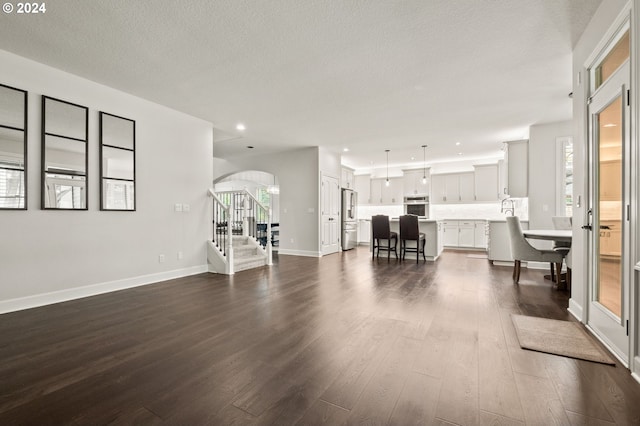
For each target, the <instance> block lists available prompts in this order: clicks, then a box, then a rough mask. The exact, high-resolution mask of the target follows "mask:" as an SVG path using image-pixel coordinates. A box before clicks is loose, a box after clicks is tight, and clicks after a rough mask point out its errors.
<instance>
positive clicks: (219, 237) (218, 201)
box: [209, 189, 233, 273]
mask: <svg viewBox="0 0 640 426" xmlns="http://www.w3.org/2000/svg"><path fill="white" fill-rule="evenodd" d="M209 196H210V197H211V198H212V199H213V238H212V242H213V244H214V245H215V246H216V247H217V248H218V250H220V252H221V253H222V255H223V256H224V257H225V258H226V259H227V265H228V268H230V269H229V270H230V271H231V273H233V238H232V236H233V229H232V228H233V226H232V215H231V205H230V204H229V203H225V200H224V198H225V196H224V194H223V197H222V198H221V197H219V196H218V195H217V194H216V193H215V192H213V190H212V189H209Z"/></svg>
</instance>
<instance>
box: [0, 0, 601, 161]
mask: <svg viewBox="0 0 640 426" xmlns="http://www.w3.org/2000/svg"><path fill="white" fill-rule="evenodd" d="M599 3H600V0H402V1H400V0H394V1H392V0H270V1H259V0H253V1H243V0H215V1H213V0H189V1H184V0H162V1H161V0H147V1H131V0H123V1H115V0H101V1H88V0H56V1H53V2H47V11H46V13H45V14H40V15H30V16H18V15H16V14H12V15H7V14H2V16H0V49H4V50H7V51H10V52H14V53H16V54H18V55H21V56H24V57H27V58H31V59H34V60H36V61H38V62H42V63H45V64H48V65H51V66H53V67H56V68H60V69H63V70H65V71H68V72H71V73H74V74H77V75H80V76H83V77H86V78H88V79H90V80H93V81H96V82H99V83H103V84H106V85H108V86H111V87H115V88H118V89H120V90H123V91H126V92H129V93H132V94H135V95H138V96H140V97H143V98H146V99H149V100H152V101H155V102H158V103H161V104H164V105H167V106H170V107H172V108H175V109H177V110H180V111H184V112H186V113H189V114H191V115H194V116H197V117H200V118H203V119H205V120H208V121H211V122H212V123H213V124H214V126H215V127H216V128H217V129H220V130H221V131H222V132H224V133H223V134H224V138H222V139H224V140H223V141H221V142H217V143H216V144H215V145H214V154H215V155H217V156H233V155H239V154H243V153H246V152H247V148H246V146H247V145H253V146H255V149H254V150H253V151H252V153H253V154H257V153H260V152H266V151H269V150H277V149H285V148H290V147H294V146H315V145H323V146H328V147H333V148H335V149H336V150H338V149H339V150H342V149H343V148H344V147H348V148H349V149H350V151H349V152H348V153H345V154H344V156H343V162H344V163H346V164H347V165H351V166H353V167H356V168H366V167H369V166H370V165H371V162H372V161H373V162H375V164H376V165H379V164H382V163H384V162H385V154H384V149H386V148H388V149H391V153H390V164H392V165H394V164H397V165H400V164H402V165H405V166H406V165H408V164H407V163H410V162H411V160H410V157H411V156H415V158H416V159H417V162H416V163H415V164H416V165H418V166H419V165H421V164H422V161H421V160H422V149H421V148H420V146H421V145H423V144H428V145H429V148H428V150H427V156H428V162H437V161H447V160H451V159H461V158H464V159H471V158H479V157H486V156H489V155H491V154H495V153H496V152H497V151H498V150H499V148H500V142H502V141H505V140H512V139H519V138H522V137H526V136H527V135H528V127H529V126H530V125H531V124H536V123H544V122H551V121H559V120H566V119H569V118H571V103H570V100H569V98H568V96H567V95H568V93H569V92H570V91H571V49H572V46H573V44H574V43H575V42H576V41H577V39H578V37H579V36H580V34H581V33H582V31H583V29H584V27H585V26H586V24H587V23H588V21H589V19H590V18H591V16H592V15H593V13H594V11H595V9H596V8H597V6H598V5H599ZM237 122H243V123H245V124H246V126H247V130H246V131H245V132H244V135H242V137H241V138H237V137H235V136H234V135H236V134H237V132H236V131H235V125H236V123H237ZM455 142H460V143H461V144H460V146H455ZM458 152H462V156H459V155H458ZM418 160H419V161H418Z"/></svg>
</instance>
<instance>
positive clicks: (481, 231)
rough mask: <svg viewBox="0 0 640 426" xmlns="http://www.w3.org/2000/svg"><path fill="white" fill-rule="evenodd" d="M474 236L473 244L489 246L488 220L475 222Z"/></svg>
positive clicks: (478, 246)
mask: <svg viewBox="0 0 640 426" xmlns="http://www.w3.org/2000/svg"><path fill="white" fill-rule="evenodd" d="M473 228H474V236H473V246H474V247H475V248H483V249H486V248H487V233H488V230H487V222H486V221H484V220H476V221H474V224H473Z"/></svg>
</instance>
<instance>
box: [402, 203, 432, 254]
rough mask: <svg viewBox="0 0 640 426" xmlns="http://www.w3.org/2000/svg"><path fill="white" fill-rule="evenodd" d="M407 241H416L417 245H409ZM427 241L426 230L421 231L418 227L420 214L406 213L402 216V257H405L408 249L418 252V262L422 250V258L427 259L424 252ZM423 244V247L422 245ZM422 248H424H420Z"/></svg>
mask: <svg viewBox="0 0 640 426" xmlns="http://www.w3.org/2000/svg"><path fill="white" fill-rule="evenodd" d="M407 241H415V242H416V247H415V248H413V247H407ZM426 243H427V240H426V237H425V235H424V232H420V229H419V228H418V216H416V215H414V214H406V215H404V216H400V250H401V252H402V254H401V256H400V259H404V258H405V256H406V254H407V251H411V252H413V251H415V252H416V263H418V260H420V259H419V257H420V256H419V255H420V252H421V251H422V258H423V259H424V261H425V262H426V261H427V257H426V255H425V253H424V247H425V245H426ZM421 246H422V247H421ZM421 248H422V250H420V249H421Z"/></svg>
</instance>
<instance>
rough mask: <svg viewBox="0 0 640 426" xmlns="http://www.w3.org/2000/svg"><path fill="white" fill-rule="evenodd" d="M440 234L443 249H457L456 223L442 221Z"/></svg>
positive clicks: (453, 221)
mask: <svg viewBox="0 0 640 426" xmlns="http://www.w3.org/2000/svg"><path fill="white" fill-rule="evenodd" d="M442 232H443V238H442V241H443V244H444V246H445V247H458V221H455V220H447V221H443V222H442Z"/></svg>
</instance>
